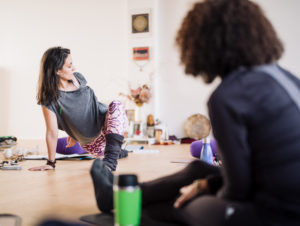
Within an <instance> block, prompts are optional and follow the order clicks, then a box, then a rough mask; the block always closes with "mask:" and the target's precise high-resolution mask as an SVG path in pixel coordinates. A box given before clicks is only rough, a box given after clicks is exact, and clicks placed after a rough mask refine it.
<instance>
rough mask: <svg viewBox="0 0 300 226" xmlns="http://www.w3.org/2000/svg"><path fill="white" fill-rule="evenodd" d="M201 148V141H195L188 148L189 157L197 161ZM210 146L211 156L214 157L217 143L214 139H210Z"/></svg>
mask: <svg viewBox="0 0 300 226" xmlns="http://www.w3.org/2000/svg"><path fill="white" fill-rule="evenodd" d="M202 146H203V143H202V140H197V141H194V142H193V143H191V146H190V151H191V155H192V156H193V157H195V158H198V159H199V158H200V154H201V150H202ZM210 146H211V150H212V152H213V155H214V156H216V154H217V152H218V144H217V141H216V140H215V139H210Z"/></svg>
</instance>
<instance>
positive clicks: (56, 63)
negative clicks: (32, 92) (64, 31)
mask: <svg viewBox="0 0 300 226" xmlns="http://www.w3.org/2000/svg"><path fill="white" fill-rule="evenodd" d="M70 53H71V51H70V50H69V49H65V48H62V47H53V48H50V49H48V50H47V51H46V52H45V53H44V55H43V57H42V60H41V65H40V75H39V82H38V92H37V103H38V104H42V105H49V104H51V103H52V102H54V101H57V99H58V97H59V92H58V85H59V77H58V75H57V71H58V70H59V69H62V67H63V66H64V63H65V60H66V58H67V56H68V55H69V54H70Z"/></svg>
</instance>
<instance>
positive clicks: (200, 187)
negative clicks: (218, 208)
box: [174, 179, 207, 208]
mask: <svg viewBox="0 0 300 226" xmlns="http://www.w3.org/2000/svg"><path fill="white" fill-rule="evenodd" d="M206 190H207V180H206V179H201V180H196V181H194V183H192V184H190V185H187V186H184V187H182V188H181V189H180V193H181V196H180V197H179V198H178V199H177V200H176V201H175V203H174V207H175V208H179V207H181V206H182V205H183V204H184V203H185V202H187V201H189V200H191V199H192V198H194V197H196V196H197V195H198V194H199V193H200V192H202V191H206Z"/></svg>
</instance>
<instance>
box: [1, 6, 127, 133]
mask: <svg viewBox="0 0 300 226" xmlns="http://www.w3.org/2000/svg"><path fill="white" fill-rule="evenodd" d="M126 7H127V6H126V1H124V0H109V1H108V0H101V1H99V0H72V1H68V0H43V1H41V0H1V1H0V33H1V35H0V94H1V103H0V135H14V136H17V137H20V138H43V137H44V134H45V126H44V121H43V116H42V112H41V110H40V107H39V106H38V105H37V104H36V100H35V95H36V85H37V79H38V71H39V62H40V58H41V56H42V54H43V52H44V51H45V50H46V49H47V48H49V47H52V46H57V45H60V46H64V47H68V48H70V49H71V53H72V57H73V61H74V64H75V67H76V68H77V70H78V71H80V72H82V73H83V74H84V75H85V76H86V79H87V81H88V84H89V85H90V86H91V87H92V88H93V89H94V90H95V93H96V95H97V97H98V98H99V100H100V101H102V102H104V103H109V102H110V101H111V100H112V99H115V98H117V97H118V94H119V92H120V91H123V92H125V91H127V80H128V77H127V76H128V73H127V68H128V65H127V55H128V54H127V45H128V43H127V26H126V25H127V20H126V16H127V13H126V10H127V8H126Z"/></svg>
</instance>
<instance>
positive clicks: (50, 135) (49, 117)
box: [29, 107, 58, 171]
mask: <svg viewBox="0 0 300 226" xmlns="http://www.w3.org/2000/svg"><path fill="white" fill-rule="evenodd" d="M42 111H43V115H44V119H45V122H46V143H47V150H48V159H49V160H50V161H51V162H55V153H56V145H57V139H58V127H57V119H56V115H55V114H54V113H53V112H52V111H50V110H49V109H47V108H45V107H42ZM51 169H54V167H53V166H51V165H43V166H38V167H33V168H30V169H29V170H32V171H39V170H51Z"/></svg>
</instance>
